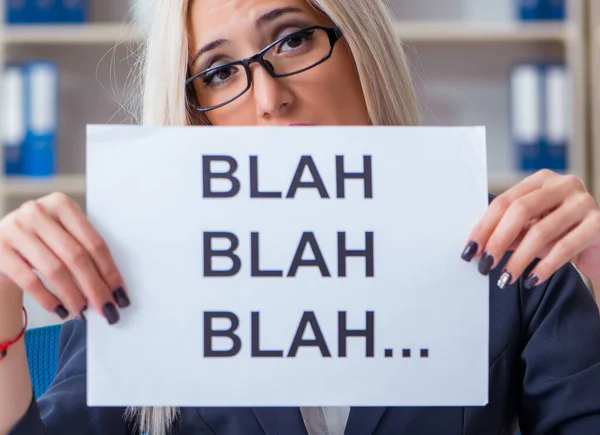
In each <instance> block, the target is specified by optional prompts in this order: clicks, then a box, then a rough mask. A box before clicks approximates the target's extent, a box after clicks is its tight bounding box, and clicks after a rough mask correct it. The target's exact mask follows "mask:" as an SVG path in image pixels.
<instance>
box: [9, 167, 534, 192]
mask: <svg viewBox="0 0 600 435" xmlns="http://www.w3.org/2000/svg"><path fill="white" fill-rule="evenodd" d="M526 175H528V174H520V173H510V172H509V173H505V174H491V175H490V177H489V181H488V184H489V190H490V192H492V193H499V192H502V191H505V190H507V189H509V188H510V187H512V186H514V185H515V184H517V183H519V182H520V181H521V180H522V179H523V178H525V176H526ZM52 192H63V193H66V194H68V195H85V193H86V184H85V175H57V176H54V177H48V178H28V177H8V178H4V180H3V181H2V182H1V183H0V193H4V195H5V196H29V195H40V196H41V195H47V194H49V193H52Z"/></svg>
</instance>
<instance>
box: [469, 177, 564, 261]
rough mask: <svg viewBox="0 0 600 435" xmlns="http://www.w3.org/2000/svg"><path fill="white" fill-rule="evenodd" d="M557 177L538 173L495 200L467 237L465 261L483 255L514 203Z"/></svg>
mask: <svg viewBox="0 0 600 435" xmlns="http://www.w3.org/2000/svg"><path fill="white" fill-rule="evenodd" d="M555 176H557V175H556V174H554V173H553V172H551V171H546V170H541V171H538V172H536V173H534V174H533V175H530V176H529V177H526V178H525V179H524V180H523V181H521V182H520V183H518V184H517V185H515V186H513V187H511V188H510V189H508V190H507V191H505V192H504V193H502V194H501V195H499V196H497V197H496V198H494V200H493V201H492V202H491V204H490V206H489V207H488V208H487V210H486V211H485V213H484V215H483V216H482V217H481V219H479V221H478V222H477V223H476V224H475V226H474V227H473V229H472V230H471V233H470V234H469V236H468V237H467V240H466V243H465V244H466V247H465V249H464V250H463V253H462V255H461V256H462V258H463V260H465V261H471V260H472V259H473V258H475V257H478V256H481V255H482V254H483V252H484V248H485V244H486V242H487V240H488V239H489V238H490V236H491V235H492V233H493V231H494V229H495V228H496V226H497V225H498V222H500V219H502V216H503V215H504V213H505V212H506V210H507V209H508V207H510V205H511V204H512V202H513V201H515V200H516V199H517V198H520V197H522V196H525V195H527V194H528V193H530V192H533V191H535V190H537V189H539V188H540V187H542V185H543V184H544V182H545V181H546V180H548V179H554V177H555ZM488 261H489V260H488Z"/></svg>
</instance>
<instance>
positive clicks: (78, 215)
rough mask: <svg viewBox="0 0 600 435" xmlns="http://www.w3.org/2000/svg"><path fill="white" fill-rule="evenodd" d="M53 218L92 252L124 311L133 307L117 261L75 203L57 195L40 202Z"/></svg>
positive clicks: (93, 258)
mask: <svg viewBox="0 0 600 435" xmlns="http://www.w3.org/2000/svg"><path fill="white" fill-rule="evenodd" d="M39 202H40V203H41V204H42V205H44V207H45V208H46V210H47V211H48V213H49V214H50V215H51V216H54V217H56V218H57V219H58V221H59V222H60V224H61V225H62V226H63V227H64V228H65V229H66V230H67V231H68V232H69V233H70V234H71V236H72V237H73V238H74V239H75V240H76V241H77V242H78V243H79V244H80V245H81V246H83V247H84V248H85V250H86V251H87V252H88V253H89V255H90V257H91V259H92V261H93V263H94V265H95V266H96V269H97V271H98V272H99V274H100V276H101V277H102V279H103V280H104V281H105V282H106V284H107V285H108V286H109V288H110V289H111V291H112V293H113V298H114V299H115V301H116V302H117V304H118V305H119V307H120V308H125V307H127V306H129V305H130V301H129V296H128V295H127V290H126V287H125V282H124V280H123V277H122V275H121V273H120V271H119V269H118V268H117V265H116V263H115V261H114V258H113V256H112V254H111V252H110V250H109V248H108V245H107V244H106V241H105V240H104V238H102V237H101V236H100V235H99V234H98V232H97V231H96V230H95V229H94V227H93V226H92V224H91V223H90V222H89V220H88V219H87V217H86V216H85V214H84V213H83V212H82V211H81V209H80V208H79V206H78V205H77V203H76V202H75V201H73V200H72V199H70V198H69V197H68V196H66V195H63V194H60V193H57V194H54V195H49V196H47V197H45V198H42V199H41V200H39Z"/></svg>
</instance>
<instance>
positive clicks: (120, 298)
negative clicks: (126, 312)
mask: <svg viewBox="0 0 600 435" xmlns="http://www.w3.org/2000/svg"><path fill="white" fill-rule="evenodd" d="M113 296H114V297H115V300H116V301H117V304H118V305H119V308H127V307H128V306H129V305H131V302H130V301H129V298H128V297H127V293H125V290H123V287H118V288H117V289H116V290H115V291H114V292H113Z"/></svg>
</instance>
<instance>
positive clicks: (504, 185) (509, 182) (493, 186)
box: [488, 172, 530, 194]
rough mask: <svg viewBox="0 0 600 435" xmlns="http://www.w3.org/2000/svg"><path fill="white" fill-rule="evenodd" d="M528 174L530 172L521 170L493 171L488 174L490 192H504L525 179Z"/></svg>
mask: <svg viewBox="0 0 600 435" xmlns="http://www.w3.org/2000/svg"><path fill="white" fill-rule="evenodd" d="M528 175H530V174H529V173H520V172H506V173H491V174H490V175H489V176H488V190H489V191H490V193H495V194H498V193H502V192H504V191H506V190H508V189H510V188H511V187H513V186H514V185H515V184H518V183H520V182H521V181H523V179H524V178H525V177H527V176H528Z"/></svg>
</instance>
